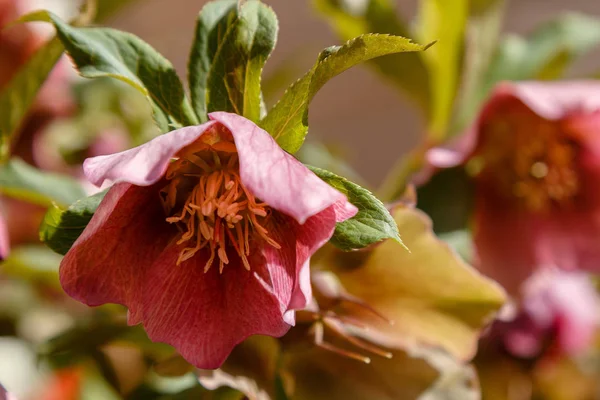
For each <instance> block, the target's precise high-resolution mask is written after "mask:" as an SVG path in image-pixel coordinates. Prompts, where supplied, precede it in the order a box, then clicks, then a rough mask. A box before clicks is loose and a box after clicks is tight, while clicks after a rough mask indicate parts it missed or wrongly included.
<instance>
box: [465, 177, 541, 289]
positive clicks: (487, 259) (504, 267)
mask: <svg viewBox="0 0 600 400" xmlns="http://www.w3.org/2000/svg"><path fill="white" fill-rule="evenodd" d="M535 224H536V223H535V221H534V220H533V216H532V215H531V213H527V212H523V211H519V210H517V209H515V208H514V207H512V205H511V204H507V202H506V200H504V199H503V198H500V197H498V196H497V195H496V194H495V192H492V191H491V190H486V188H484V187H481V186H480V187H478V188H477V192H476V195H475V215H474V221H473V226H474V231H473V240H474V242H475V249H476V253H477V254H476V255H477V262H476V265H477V269H478V270H479V271H480V272H482V273H483V274H484V275H486V276H488V277H490V278H492V279H494V280H495V281H497V282H498V283H500V284H501V285H502V286H503V287H504V288H505V289H506V290H507V291H508V293H510V294H512V295H517V294H518V293H519V290H520V288H521V284H522V283H523V282H524V281H525V280H526V279H527V278H528V277H529V276H530V275H531V274H532V272H533V270H534V269H535V266H536V265H537V260H536V255H535V250H534V249H533V246H531V245H530V244H531V238H532V237H533V235H534V232H535V231H536V229H535Z"/></svg>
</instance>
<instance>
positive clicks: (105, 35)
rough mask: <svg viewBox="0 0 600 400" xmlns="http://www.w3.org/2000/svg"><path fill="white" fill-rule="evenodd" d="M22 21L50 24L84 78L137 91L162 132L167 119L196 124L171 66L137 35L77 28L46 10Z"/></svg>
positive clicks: (166, 124) (165, 126)
mask: <svg viewBox="0 0 600 400" xmlns="http://www.w3.org/2000/svg"><path fill="white" fill-rule="evenodd" d="M23 20H24V21H47V22H48V21H50V22H52V24H53V25H54V27H55V28H56V31H57V36H58V38H59V39H60V41H61V42H62V43H63V45H64V46H65V49H66V50H67V52H68V53H69V55H70V56H71V59H72V60H73V62H74V63H75V64H76V66H77V68H78V70H79V73H80V74H81V75H82V76H83V77H85V78H99V77H112V78H116V79H119V80H121V81H123V82H125V83H127V84H129V85H131V86H133V87H134V88H136V89H137V90H138V91H140V92H141V93H142V94H143V95H145V96H146V97H147V98H148V100H149V101H150V102H151V104H152V105H153V110H154V116H155V120H156V122H157V124H158V125H159V127H160V128H161V130H163V132H166V131H168V130H171V126H169V124H168V121H169V120H170V119H172V120H173V121H174V122H176V123H178V124H180V125H183V126H186V125H195V124H197V123H198V120H197V118H196V116H195V114H194V112H193V110H192V108H191V105H190V103H189V101H188V100H187V98H186V96H185V93H184V90H183V85H182V84H181V81H180V80H179V77H178V76H177V73H176V72H175V69H174V68H173V65H172V64H171V63H170V62H169V61H168V60H167V59H166V58H164V57H163V56H162V55H160V54H159V53H158V52H157V51H156V50H154V49H153V48H152V47H151V46H150V45H149V44H147V43H146V42H144V41H143V40H141V39H140V38H138V37H137V36H135V35H132V34H130V33H127V32H121V31H118V30H115V29H110V28H77V27H74V26H70V25H68V24H67V23H65V22H64V21H62V20H61V19H60V18H58V17H57V16H55V15H54V14H52V13H49V12H47V11H39V12H35V13H33V14H30V15H29V16H27V17H26V18H24V19H23Z"/></svg>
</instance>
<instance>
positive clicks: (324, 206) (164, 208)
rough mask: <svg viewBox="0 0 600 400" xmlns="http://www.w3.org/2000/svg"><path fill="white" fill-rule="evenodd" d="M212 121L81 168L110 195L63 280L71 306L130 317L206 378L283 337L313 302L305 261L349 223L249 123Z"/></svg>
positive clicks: (337, 197)
mask: <svg viewBox="0 0 600 400" xmlns="http://www.w3.org/2000/svg"><path fill="white" fill-rule="evenodd" d="M210 119H211V121H209V122H207V123H205V124H203V125H200V126H191V127H186V128H182V129H178V130H176V131H173V132H170V133H168V134H165V135H162V136H159V137H158V138H156V139H154V140H152V141H150V142H148V143H146V144H144V145H142V146H139V147H136V148H133V149H131V150H127V151H124V152H121V153H117V154H113V155H107V156H99V157H95V158H91V159H87V160H86V162H85V163H84V172H85V174H86V176H87V177H88V179H89V180H90V181H91V182H92V183H94V184H95V185H101V184H102V183H103V182H104V181H105V180H110V181H114V182H115V185H114V186H113V187H112V188H111V189H110V190H109V192H108V193H107V194H106V197H105V198H104V200H103V201H102V203H101V204H100V207H99V208H98V210H97V211H96V213H95V215H94V217H93V218H92V220H91V221H90V223H89V225H88V226H87V228H86V229H85V230H84V232H83V233H82V235H81V236H80V237H79V239H78V240H77V241H76V242H75V244H74V245H73V247H72V248H71V250H70V251H69V252H68V253H67V254H66V256H65V258H64V259H63V262H62V264H61V268H60V279H61V283H62V285H63V287H64V289H65V291H66V292H67V293H68V294H69V295H71V296H72V297H74V298H76V299H78V300H79V301H82V302H84V303H86V304H88V305H90V306H96V305H100V304H104V303H118V304H123V305H125V306H127V307H128V308H129V323H130V324H137V323H139V322H142V323H143V324H144V327H145V328H146V331H147V332H148V335H149V336H150V338H151V339H152V340H155V341H163V342H167V343H169V344H171V345H173V346H175V347H176V348H177V349H178V351H179V352H180V353H181V354H182V355H183V356H184V357H185V358H186V359H187V360H188V361H189V362H190V363H192V364H194V365H195V366H197V367H199V368H204V369H210V368H216V367H218V366H220V365H221V364H222V362H223V361H224V360H225V358H226V357H227V355H228V354H229V353H230V352H231V350H232V349H233V347H234V346H235V345H237V344H238V343H240V342H242V341H243V340H244V339H245V338H247V337H248V336H251V335H255V334H263V335H270V336H276V337H278V336H282V335H283V334H285V333H286V332H287V331H288V329H289V328H290V325H293V324H294V322H295V316H294V312H293V310H295V309H302V308H304V306H305V305H306V304H307V301H308V300H309V299H310V298H311V290H310V276H309V274H310V272H309V265H308V264H309V257H310V256H311V255H312V254H313V253H314V252H315V251H316V250H317V249H318V248H319V247H320V246H322V245H323V244H324V243H325V242H327V240H329V238H330V237H331V235H332V234H333V231H334V229H335V224H336V222H340V221H343V220H345V219H347V218H350V217H352V216H353V215H354V214H355V213H356V211H357V209H356V207H354V206H353V205H351V204H350V203H349V202H348V201H347V199H346V197H345V196H344V195H343V194H342V193H340V192H338V191H337V190H335V189H333V188H332V187H330V186H329V185H327V184H326V183H324V182H323V181H322V180H320V179H319V178H318V177H317V176H316V175H314V174H313V173H312V172H310V171H309V170H308V169H307V168H306V167H305V166H304V165H302V164H301V163H300V162H299V161H297V160H296V159H295V158H294V157H292V156H291V155H289V154H287V153H286V152H284V151H283V150H282V149H281V148H280V147H279V146H278V145H277V143H276V142H275V141H274V140H273V139H272V138H271V136H270V135H269V134H268V133H267V132H265V131H264V130H262V129H260V128H258V127H257V126H256V125H255V124H254V123H252V122H250V121H249V120H246V119H245V118H243V117H240V116H238V115H235V114H228V113H223V112H216V113H212V114H210Z"/></svg>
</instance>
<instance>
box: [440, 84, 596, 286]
mask: <svg viewBox="0 0 600 400" xmlns="http://www.w3.org/2000/svg"><path fill="white" fill-rule="evenodd" d="M428 159H429V161H430V163H431V164H432V165H433V166H437V167H440V168H447V167H450V166H453V165H458V164H464V165H465V166H466V168H467V170H468V172H470V173H471V174H472V175H473V176H474V183H475V186H476V199H475V211H474V227H473V228H474V240H475V244H476V250H477V256H478V262H479V268H480V269H481V270H482V271H483V272H484V273H486V274H487V275H489V276H490V277H492V278H494V279H496V280H497V281H499V282H500V283H501V284H502V285H504V286H505V287H506V288H507V289H508V290H509V292H511V293H513V294H514V293H517V292H518V290H519V287H520V284H521V283H522V282H523V281H525V280H526V279H527V278H528V277H529V276H530V275H531V274H532V273H533V271H535V270H536V269H537V268H539V267H545V266H557V267H559V268H562V269H565V270H569V269H573V270H586V271H600V263H599V262H598V260H599V259H600V246H599V245H598V243H599V242H600V184H599V183H600V83H599V82H596V81H590V82H585V81H574V82H522V83H502V84H499V85H498V86H497V87H496V88H495V90H494V91H493V93H492V95H491V97H490V99H489V100H488V102H487V103H486V104H485V105H484V107H483V109H482V111H481V113H480V115H479V118H478V120H477V121H476V123H475V125H474V126H473V128H472V129H471V130H470V131H469V132H468V133H467V134H466V135H465V136H463V137H462V138H461V139H460V141H459V142H458V144H457V146H455V148H454V149H434V150H431V151H430V152H429V153H428Z"/></svg>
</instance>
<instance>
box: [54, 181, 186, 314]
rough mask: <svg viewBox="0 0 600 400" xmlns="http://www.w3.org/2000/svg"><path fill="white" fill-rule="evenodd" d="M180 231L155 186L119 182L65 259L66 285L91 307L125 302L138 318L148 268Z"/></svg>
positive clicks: (62, 268) (62, 269) (63, 276)
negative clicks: (166, 213)
mask: <svg viewBox="0 0 600 400" xmlns="http://www.w3.org/2000/svg"><path fill="white" fill-rule="evenodd" d="M176 232H177V231H176V230H175V228H174V227H172V226H170V225H169V224H168V223H166V221H165V219H164V213H163V210H162V207H161V205H160V201H159V195H158V192H157V188H156V187H154V186H151V187H139V186H134V185H131V184H127V183H120V184H117V185H115V186H114V187H112V188H111V189H110V190H109V191H108V193H107V194H106V196H105V197H104V199H103V200H102V203H100V206H99V207H98V209H97V210H96V213H95V214H94V216H93V218H92V219H91V221H90V223H89V224H88V226H87V227H86V229H85V230H84V231H83V233H82V234H81V236H80V237H79V238H78V239H77V241H76V242H75V243H74V244H73V247H72V248H71V249H70V250H69V252H68V253H67V254H66V255H65V257H64V259H63V261H62V262H61V265H60V281H61V284H62V287H63V288H64V290H65V291H66V292H67V293H68V294H69V295H70V296H71V297H73V298H75V299H77V300H79V301H81V302H82V303H85V304H87V305H89V306H98V305H101V304H105V303H117V304H122V305H124V306H126V307H128V308H129V312H130V322H131V323H136V322H138V318H137V310H138V309H139V302H140V300H141V293H140V290H141V285H142V279H143V275H144V272H145V270H146V269H147V268H148V267H149V266H150V265H151V264H152V262H153V261H154V260H155V259H156V258H157V257H158V255H159V254H160V253H161V251H162V249H163V248H164V247H165V246H166V245H167V244H168V242H169V240H170V239H171V238H172V237H174V236H175V234H176ZM172 263H173V264H174V261H173V262H172Z"/></svg>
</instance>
